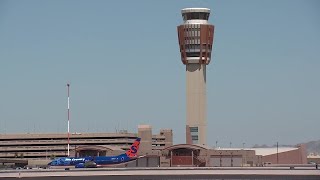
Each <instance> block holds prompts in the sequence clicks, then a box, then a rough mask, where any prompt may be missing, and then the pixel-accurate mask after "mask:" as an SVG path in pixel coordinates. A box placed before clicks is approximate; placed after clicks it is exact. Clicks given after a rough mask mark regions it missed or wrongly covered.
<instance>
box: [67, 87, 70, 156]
mask: <svg viewBox="0 0 320 180" xmlns="http://www.w3.org/2000/svg"><path fill="white" fill-rule="evenodd" d="M67 88H68V157H69V156H70V91H69V90H70V84H69V83H68V84H67Z"/></svg>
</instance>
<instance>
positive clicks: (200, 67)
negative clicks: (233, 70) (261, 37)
mask: <svg viewBox="0 0 320 180" xmlns="http://www.w3.org/2000/svg"><path fill="white" fill-rule="evenodd" d="M181 13H182V17H183V22H184V23H183V24H182V25H180V26H178V27H177V28H178V37H179V46H180V53H181V60H182V63H183V64H185V65H186V74H187V124H186V141H187V144H201V145H205V144H206V143H207V140H206V134H207V97H206V66H207V65H208V64H209V63H210V60H211V52H212V43H213V32H214V26H213V25H211V24H209V23H208V19H209V15H210V9H207V8H185V9H182V10H181Z"/></svg>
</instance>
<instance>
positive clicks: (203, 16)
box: [183, 12, 209, 20]
mask: <svg viewBox="0 0 320 180" xmlns="http://www.w3.org/2000/svg"><path fill="white" fill-rule="evenodd" d="M208 18H209V13H204V12H193V13H186V14H185V15H184V17H183V19H184V20H191V19H202V20H208Z"/></svg>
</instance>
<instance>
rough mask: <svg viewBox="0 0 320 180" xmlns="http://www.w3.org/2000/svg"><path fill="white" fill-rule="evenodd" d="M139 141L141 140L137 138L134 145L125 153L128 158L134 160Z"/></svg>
mask: <svg viewBox="0 0 320 180" xmlns="http://www.w3.org/2000/svg"><path fill="white" fill-rule="evenodd" d="M140 140H141V138H137V139H136V140H135V141H134V143H133V144H132V145H131V147H130V149H129V150H127V151H126V155H127V156H128V157H129V158H136V157H137V153H138V150H139V145H140Z"/></svg>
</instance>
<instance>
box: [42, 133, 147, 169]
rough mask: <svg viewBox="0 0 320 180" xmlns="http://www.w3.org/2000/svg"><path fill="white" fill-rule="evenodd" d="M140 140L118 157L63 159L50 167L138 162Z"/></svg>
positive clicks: (87, 166) (53, 162)
mask: <svg viewBox="0 0 320 180" xmlns="http://www.w3.org/2000/svg"><path fill="white" fill-rule="evenodd" d="M140 140H141V139H140V138H137V139H136V140H135V141H134V143H133V144H132V145H131V147H130V149H129V150H127V151H126V152H125V153H124V154H120V155H118V156H97V157H82V158H78V157H62V158H56V159H54V160H53V161H51V162H50V163H49V164H48V166H75V168H95V167H100V166H108V165H109V166H110V165H118V164H123V163H128V162H130V161H134V160H137V159H138V158H139V157H138V156H137V153H138V150H139V145H140Z"/></svg>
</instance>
